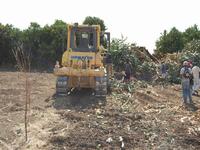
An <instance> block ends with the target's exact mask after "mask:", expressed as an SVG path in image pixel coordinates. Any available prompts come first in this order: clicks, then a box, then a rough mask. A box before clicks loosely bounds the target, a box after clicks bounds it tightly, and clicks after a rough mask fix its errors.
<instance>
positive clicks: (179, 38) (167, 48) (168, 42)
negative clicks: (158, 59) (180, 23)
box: [156, 27, 184, 53]
mask: <svg viewBox="0 0 200 150" xmlns="http://www.w3.org/2000/svg"><path fill="white" fill-rule="evenodd" d="M183 47H184V42H183V35H182V33H181V32H180V31H179V30H177V29H176V28H175V27H173V28H172V29H171V30H170V32H169V33H167V31H166V30H164V32H163V34H161V36H160V38H159V40H157V41H156V49H157V51H159V52H161V53H173V52H178V51H181V50H182V49H183Z"/></svg>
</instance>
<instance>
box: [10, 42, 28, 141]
mask: <svg viewBox="0 0 200 150" xmlns="http://www.w3.org/2000/svg"><path fill="white" fill-rule="evenodd" d="M12 52H13V55H14V57H15V60H16V63H17V64H16V65H17V69H18V70H19V71H20V72H21V73H22V76H23V77H24V80H25V95H26V96H25V113H24V126H25V139H26V141H27V140H28V133H27V132H28V110H30V101H31V85H30V79H29V78H30V64H31V63H30V52H27V51H25V50H24V49H23V45H22V44H21V45H20V46H17V47H16V48H15V49H13V50H12Z"/></svg>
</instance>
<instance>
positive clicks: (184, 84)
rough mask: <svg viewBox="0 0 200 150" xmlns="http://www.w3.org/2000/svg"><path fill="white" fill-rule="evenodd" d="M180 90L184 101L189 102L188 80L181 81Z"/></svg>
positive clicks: (190, 100) (189, 87) (190, 94)
mask: <svg viewBox="0 0 200 150" xmlns="http://www.w3.org/2000/svg"><path fill="white" fill-rule="evenodd" d="M182 90H183V100H184V103H191V102H192V93H191V86H190V81H189V80H185V81H182Z"/></svg>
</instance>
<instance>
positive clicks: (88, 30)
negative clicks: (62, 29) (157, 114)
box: [70, 26, 98, 52]
mask: <svg viewBox="0 0 200 150" xmlns="http://www.w3.org/2000/svg"><path fill="white" fill-rule="evenodd" d="M70 37H71V38H70V41H71V42H70V48H71V49H72V50H73V51H76V52H96V51H97V45H98V41H97V31H96V30H95V28H94V27H89V26H88V27H73V28H72V30H71V36H70Z"/></svg>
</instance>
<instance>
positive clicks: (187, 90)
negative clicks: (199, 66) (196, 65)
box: [180, 61, 192, 104]
mask: <svg viewBox="0 0 200 150" xmlns="http://www.w3.org/2000/svg"><path fill="white" fill-rule="evenodd" d="M180 75H181V78H182V92H183V102H184V103H185V104H191V103H192V95H191V87H190V78H191V76H192V70H191V68H190V67H189V63H188V62H187V61H184V62H183V67H182V68H181V71H180Z"/></svg>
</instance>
